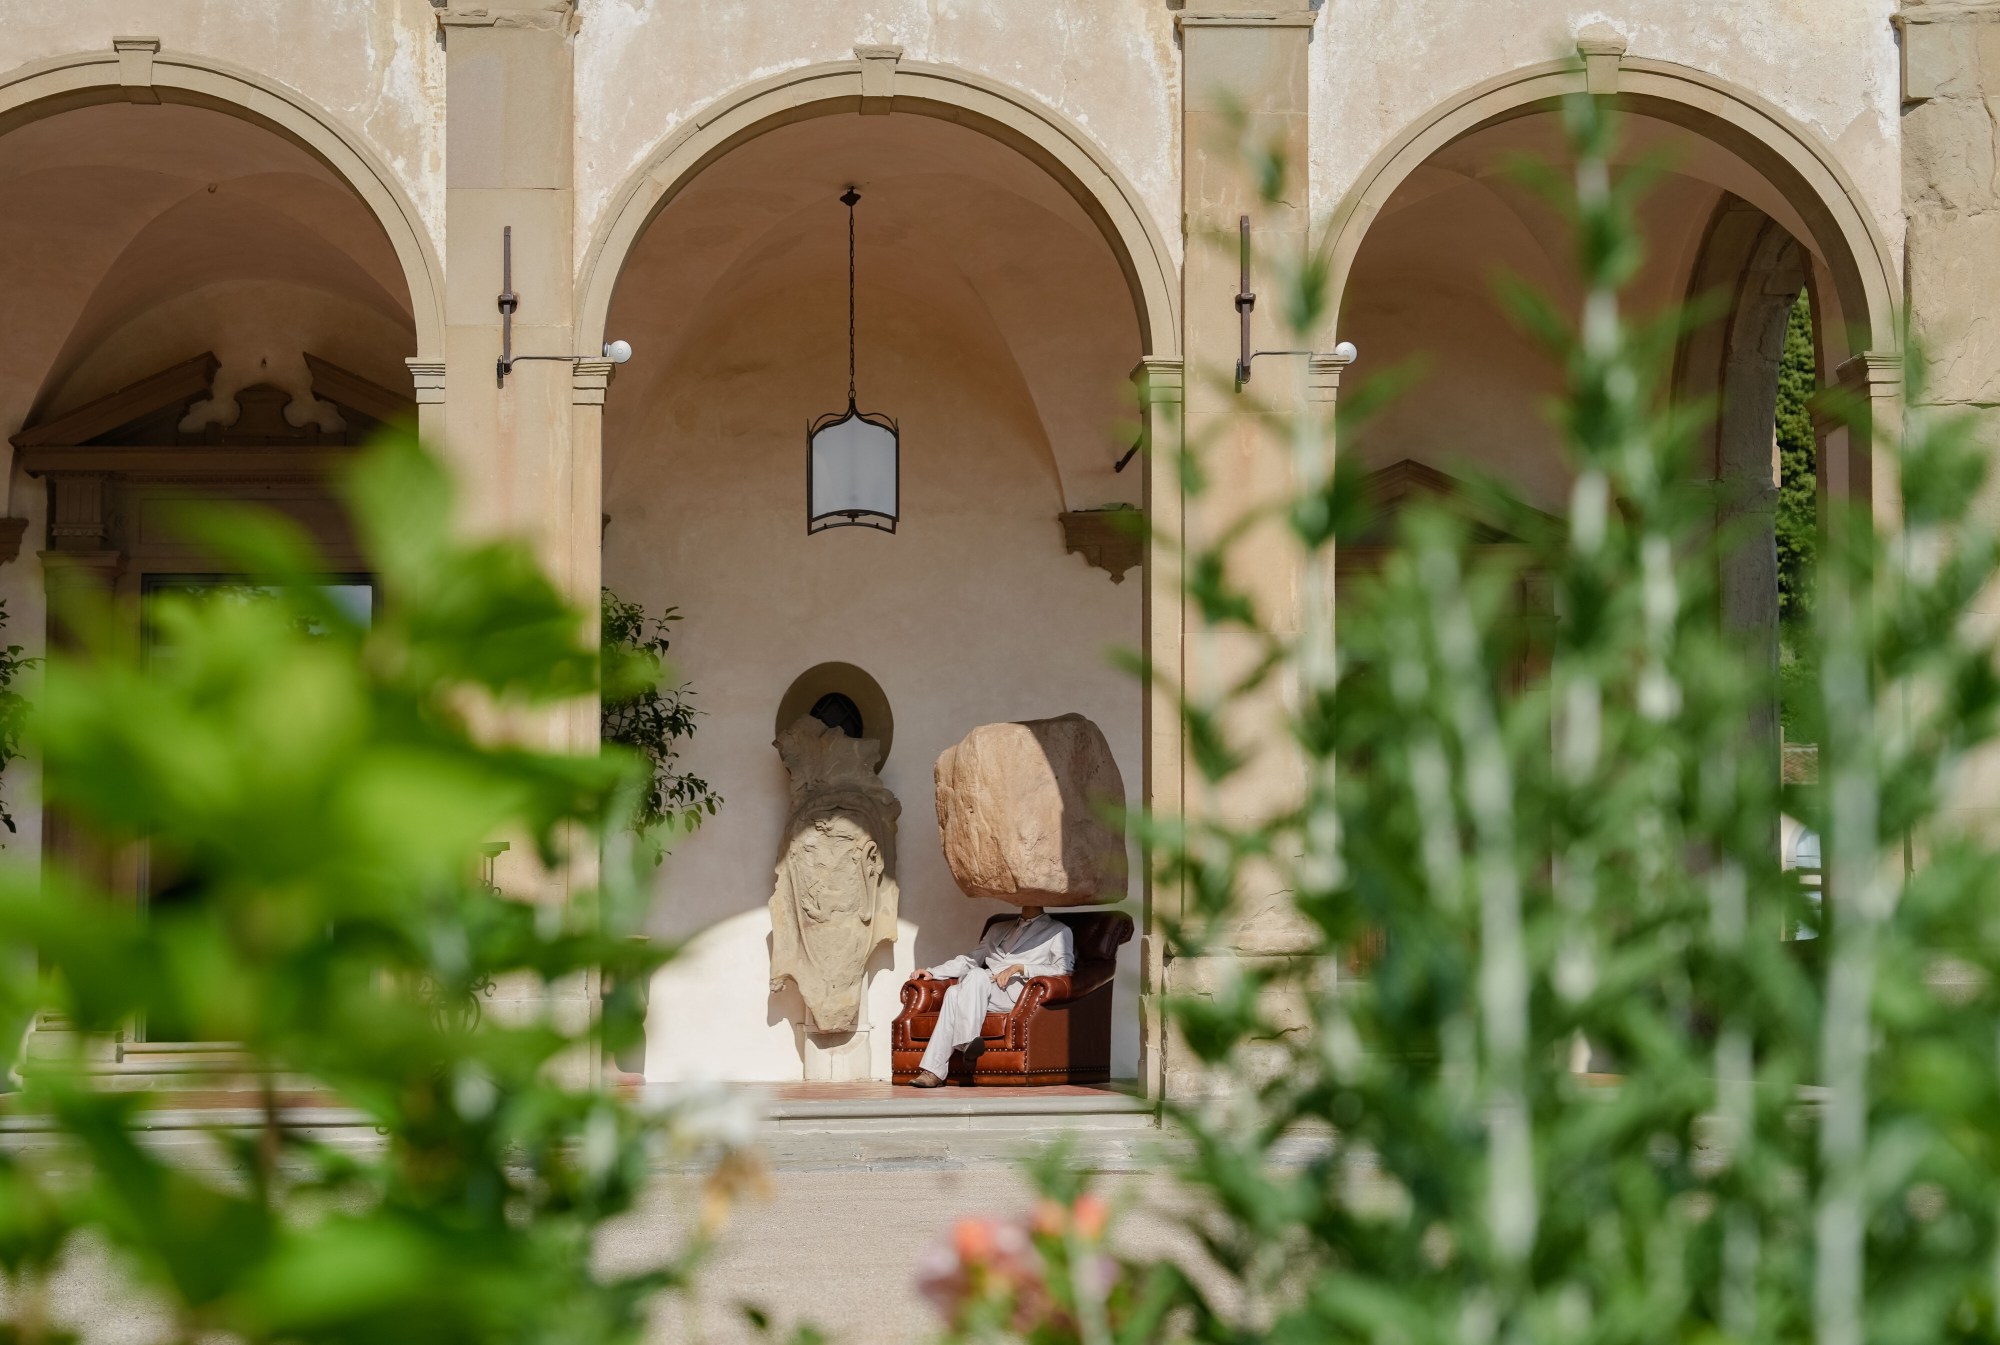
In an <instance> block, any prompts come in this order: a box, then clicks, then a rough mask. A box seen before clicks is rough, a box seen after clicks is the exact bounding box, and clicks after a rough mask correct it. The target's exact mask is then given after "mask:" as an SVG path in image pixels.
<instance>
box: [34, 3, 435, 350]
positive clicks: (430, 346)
mask: <svg viewBox="0 0 2000 1345" xmlns="http://www.w3.org/2000/svg"><path fill="white" fill-rule="evenodd" d="M124 101H132V102H143V103H181V104H186V105H189V106H193V107H202V108H207V109H210V110H211V111H217V112H222V113H224V114H226V115H229V116H233V117H239V118H242V119H243V120H246V121H249V122H251V123H253V124H256V125H259V126H262V127H263V128H265V129H267V130H269V131H272V132H274V133H276V134H278V135H280V136H283V137H284V138H285V139H287V140H290V141H292V142H293V143H295V144H297V145H300V146H302V147H304V148H305V149H306V150H307V151H308V152H310V153H312V154H313V155H315V156H316V157H317V158H319V159H320V160H322V161H323V162H324V163H326V165H327V166H328V167H329V168H331V169H332V170H333V171H334V172H335V173H336V174H337V175H338V176H339V177H340V178H341V180H342V181H344V182H346V183H347V184H348V185H349V186H350V187H351V188H352V189H353V190H354V192H355V194H356V195H358V196H359V197H360V198H361V199H362V201H363V202H364V203H365V204H366V205H367V206H368V208H369V211H370V212H371V213H372V214H373V215H374V216H375V218H376V220H377V221H378V222H379V223H380V224H381V226H382V230H383V232H384V233H385V234H386V235H387V236H388V239H389V243H390V246H391V247H393V248H394V249H395V253H396V259H397V261H398V263H399V264H400V266H401V268H402V272H403V278H404V283H405V284H406V285H408V287H409V292H410V312H411V316H412V318H413V320H414V322H415V324H416V334H417V349H416V358H417V359H419V360H427V361H436V360H442V359H443V358H444V273H443V268H442V267H441V266H440V265H439V263H438V257H437V250H436V248H435V246H434V245H433V243H432V240H431V236H430V233H429V231H428V230H427V229H426V228H425V226H424V223H423V220H422V218H421V217H420V216H419V215H418V213H417V209H416V205H415V204H414V203H413V202H412V201H411V200H410V198H409V195H408V193H407V192H405V191H404V190H403V188H402V185H401V184H400V183H398V182H397V181H396V179H395V177H394V175H393V174H391V173H390V171H389V169H388V167H387V166H386V165H385V164H384V163H383V162H382V160H381V159H380V158H379V157H378V156H377V155H376V154H375V153H374V152H373V151H372V150H370V149H368V148H367V147H366V145H364V144H363V143H362V141H361V140H360V138H359V137H357V136H355V135H354V134H352V133H351V132H350V131H349V130H348V129H347V128H346V127H344V126H342V125H341V124H340V122H339V121H338V120H337V119H335V118H334V116H333V115H332V114H331V113H330V112H328V111H327V110H326V109H324V108H322V107H319V106H318V105H317V104H315V103H313V102H311V101H310V100H309V99H307V98H305V97H304V96H303V95H301V94H299V93H297V92H296V91H294V90H292V89H288V88H285V87H284V86H283V85H281V84H278V83H277V82H276V81H274V80H269V79H266V78H264V77H263V76H261V75H258V74H255V73H253V72H252V71H248V70H244V69H242V68H240V67H238V66H233V65H230V64H228V63H226V62H222V61H214V60H210V59H208V58H206V57H202V56H195V55H190V54H188V53H185V52H176V51H161V50H159V48H158V44H157V43H155V42H153V41H151V39H138V38H121V39H119V40H118V46H117V48H116V49H115V50H111V51H104V52H79V53H73V54H71V55H66V56H57V57H52V58H50V59H48V60H44V61H37V62H35V63H33V64H31V65H26V66H22V67H19V68H17V69H15V70H12V71H9V72H7V73H5V74H0V135H5V134H6V133H7V132H9V131H12V130H14V129H16V128H17V127H20V126H23V125H26V124H27V123H29V122H33V121H38V120H40V119H42V118H44V117H49V116H53V115H55V114H57V113H60V112H66V111H69V110H71V109H74V108H80V107H89V106H92V105H94V104H98V103H111V102H124Z"/></svg>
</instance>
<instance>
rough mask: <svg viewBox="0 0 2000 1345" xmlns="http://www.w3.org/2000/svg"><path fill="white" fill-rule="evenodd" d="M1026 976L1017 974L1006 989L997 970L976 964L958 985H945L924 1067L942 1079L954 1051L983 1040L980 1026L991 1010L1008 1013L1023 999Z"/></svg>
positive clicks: (948, 1067) (948, 1068)
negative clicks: (997, 981)
mask: <svg viewBox="0 0 2000 1345" xmlns="http://www.w3.org/2000/svg"><path fill="white" fill-rule="evenodd" d="M1024 979H1025V978H1023V977H1019V976H1016V977H1015V978H1014V979H1013V981H1012V982H1010V983H1009V984H1008V986H1007V988H1006V989H1005V990H1002V989H1001V988H1000V987H999V986H997V985H995V984H993V973H992V972H990V971H988V970H986V968H984V967H974V968H973V969H972V970H971V971H968V972H967V973H965V975H963V976H961V977H959V979H958V983H957V984H956V985H951V986H947V987H945V992H944V1005H943V1007H941V1008H940V1009H939V1010H938V1020H937V1029H936V1030H935V1031H933V1032H932V1033H931V1042H930V1045H928V1046H926V1047H925V1048H924V1059H923V1066H922V1067H923V1068H924V1069H927V1070H929V1071H930V1072H931V1073H932V1074H935V1075H936V1076H937V1077H938V1078H940V1079H942V1078H944V1077H945V1075H946V1074H947V1073H949V1072H950V1070H951V1054H952V1052H953V1051H956V1050H957V1049H958V1048H959V1047H961V1046H970V1045H971V1044H972V1043H973V1042H975V1041H978V1040H979V1029H980V1027H981V1026H982V1025H984V1023H985V1022H986V1015H987V1014H989V1013H1005V1012H1007V1011H1008V1010H1009V1009H1011V1008H1013V1007H1014V1005H1015V1004H1016V1003H1017V1002H1018V1001H1019V1000H1020V998H1021V986H1022V984H1023V981H1024Z"/></svg>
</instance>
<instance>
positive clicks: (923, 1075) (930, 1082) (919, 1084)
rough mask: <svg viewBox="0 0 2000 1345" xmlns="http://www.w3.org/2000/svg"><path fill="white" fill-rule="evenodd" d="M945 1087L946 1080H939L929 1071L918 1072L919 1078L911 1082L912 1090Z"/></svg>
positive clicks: (921, 1070)
mask: <svg viewBox="0 0 2000 1345" xmlns="http://www.w3.org/2000/svg"><path fill="white" fill-rule="evenodd" d="M943 1086H944V1080H943V1079H940V1078H938V1076H937V1075H935V1074H933V1073H931V1072H930V1071H929V1070H927V1069H920V1070H918V1071H917V1077H916V1078H914V1079H912V1080H910V1087H912V1088H941V1087H943Z"/></svg>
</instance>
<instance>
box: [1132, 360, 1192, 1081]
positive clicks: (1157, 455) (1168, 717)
mask: <svg viewBox="0 0 2000 1345" xmlns="http://www.w3.org/2000/svg"><path fill="white" fill-rule="evenodd" d="M1132 382H1133V384H1134V386H1135V387H1136V388H1137V389H1138V401H1139V424H1140V435H1141V446H1142V448H1143V449H1144V452H1143V454H1142V455H1141V456H1142V457H1143V458H1144V462H1143V464H1142V469H1143V470H1144V472H1145V474H1146V475H1145V479H1144V481H1143V483H1142V485H1141V490H1142V492H1143V494H1142V496H1141V498H1142V499H1143V500H1144V501H1145V504H1146V552H1145V575H1146V599H1145V607H1144V610H1143V615H1142V621H1143V624H1144V632H1143V637H1142V638H1143V640H1144V643H1145V650H1146V662H1147V664H1148V666H1149V667H1150V668H1151V669H1152V672H1153V676H1152V677H1151V678H1150V679H1149V681H1148V692H1147V696H1146V703H1145V708H1144V711H1143V714H1144V725H1143V735H1144V751H1145V762H1144V766H1143V769H1144V771H1145V776H1146V786H1145V800H1146V806H1147V807H1149V808H1151V809H1153V810H1154V811H1155V812H1157V813H1160V814H1162V815H1169V816H1170V815H1172V814H1175V813H1178V812H1179V811H1180V809H1181V806H1182V803H1183V798H1182V781H1183V774H1182V772H1183V770H1184V761H1183V753H1182V751H1181V716H1180V706H1179V703H1178V702H1177V701H1176V700H1175V692H1176V689H1177V688H1178V687H1179V686H1180V682H1181V677H1182V676H1183V672H1184V669H1183V667H1182V660H1181V645H1182V636H1183V629H1182V614H1181V566H1180V549H1181V545H1182V542H1183V537H1182V529H1181V479H1180V468H1179V463H1178V461H1177V459H1178V458H1179V455H1180V452H1181V448H1182V442H1181V402H1182V398H1183V396H1184V395H1185V387H1184V380H1183V372H1182V365H1181V362H1180V360H1178V359H1172V358H1167V357H1163V356H1152V355H1148V356H1146V357H1145V358H1144V359H1142V360H1140V361H1139V365H1138V367H1137V368H1135V369H1134V370H1133V371H1132ZM1143 882H1144V886H1143V891H1144V893H1145V898H1144V900H1145V911H1144V913H1143V916H1142V918H1141V920H1140V921H1139V928H1140V931H1141V932H1140V935H1139V1079H1140V1082H1141V1083H1142V1084H1143V1085H1144V1087H1145V1089H1146V1094H1147V1096H1148V1097H1157V1096H1158V1095H1159V1091H1160V1087H1161V1082H1162V1079H1163V1077H1164V1070H1165V1064H1166V1054H1165V1049H1164V1048H1165V1041H1164V1027H1165V1019H1164V1015H1163V1014H1162V1012H1161V1002H1160V996H1161V994H1162V992H1163V991H1164V990H1165V988H1166V986H1165V973H1166V956H1165V951H1166V950H1165V945H1164V942H1163V940H1162V936H1161V934H1160V920H1161V919H1162V918H1163V917H1166V918H1172V917H1176V916H1178V915H1179V914H1180V910H1181V894H1180V892H1179V890H1178V889H1176V890H1173V891H1168V890H1166V889H1164V888H1163V887H1161V886H1160V885H1159V884H1158V883H1157V882H1155V881H1154V878H1153V875H1152V873H1151V872H1150V870H1149V871H1148V872H1147V873H1146V874H1145V876H1144V880H1143Z"/></svg>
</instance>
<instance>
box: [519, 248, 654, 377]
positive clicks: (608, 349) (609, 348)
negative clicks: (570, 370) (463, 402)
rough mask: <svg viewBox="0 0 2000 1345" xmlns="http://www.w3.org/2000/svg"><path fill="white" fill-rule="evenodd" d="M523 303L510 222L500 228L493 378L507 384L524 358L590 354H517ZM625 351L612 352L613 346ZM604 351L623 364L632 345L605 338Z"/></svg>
mask: <svg viewBox="0 0 2000 1345" xmlns="http://www.w3.org/2000/svg"><path fill="white" fill-rule="evenodd" d="M520 306H521V296H520V295H518V294H516V293H514V226H513V225H511V224H509V225H507V226H506V227H504V228H502V229H501V230H500V358H499V359H498V360H496V361H495V362H494V368H493V373H494V382H495V385H496V386H498V387H503V388H504V387H506V386H507V375H508V374H511V373H513V372H514V366H515V365H517V364H519V363H520V362H521V361H522V360H554V361H557V362H559V363H562V364H576V363H578V362H579V361H582V360H586V359H589V358H590V356H588V355H516V354H515V353H514V310H515V309H517V308H519V307H520ZM613 346H616V347H618V348H619V349H620V350H621V351H622V352H623V353H622V354H613V352H612V347H613ZM604 354H605V356H606V357H607V358H609V359H610V360H611V361H612V362H613V363H615V364H623V363H624V362H625V361H626V360H628V359H630V358H632V348H631V347H630V346H629V345H626V344H625V343H624V342H623V341H612V342H606V343H605V347H604Z"/></svg>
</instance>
